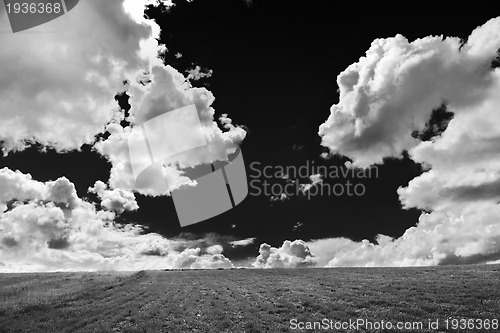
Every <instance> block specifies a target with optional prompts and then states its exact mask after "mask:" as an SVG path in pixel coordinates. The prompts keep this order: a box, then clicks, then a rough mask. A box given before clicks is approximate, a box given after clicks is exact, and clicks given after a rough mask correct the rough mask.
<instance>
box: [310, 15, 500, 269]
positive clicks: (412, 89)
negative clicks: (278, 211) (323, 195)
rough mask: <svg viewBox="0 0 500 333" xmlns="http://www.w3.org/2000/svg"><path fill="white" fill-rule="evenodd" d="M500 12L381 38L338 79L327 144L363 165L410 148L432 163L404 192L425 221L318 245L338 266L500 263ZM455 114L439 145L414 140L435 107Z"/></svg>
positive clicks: (323, 132) (324, 137)
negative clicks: (425, 33) (422, 34)
mask: <svg viewBox="0 0 500 333" xmlns="http://www.w3.org/2000/svg"><path fill="white" fill-rule="evenodd" d="M499 49H500V18H496V19H492V20H490V21H489V22H487V23H486V24H484V25H483V26H481V27H479V28H477V29H476V30H474V31H473V32H472V34H471V35H470V37H469V38H468V40H467V41H466V42H465V43H462V42H461V41H460V39H458V38H445V39H443V38H442V37H426V38H423V39H419V40H416V41H414V42H411V43H410V42H408V40H406V39H405V38H404V37H403V36H399V35H398V36H396V37H394V38H388V39H378V40H375V41H374V42H373V43H372V46H371V47H370V49H369V50H368V51H367V52H366V57H362V58H360V60H359V62H357V63H355V64H353V65H351V66H349V67H348V68H347V69H346V70H345V71H344V72H342V73H341V74H340V75H339V76H338V79H337V82H338V85H339V87H340V101H339V103H338V104H336V105H334V106H332V108H331V112H332V113H331V115H330V117H329V118H328V120H327V121H326V122H325V123H324V124H322V125H321V127H320V130H319V133H320V135H321V136H322V140H323V141H322V144H323V145H324V146H326V147H328V148H329V149H330V150H331V152H332V153H340V154H344V155H347V156H348V157H350V158H351V159H352V160H353V163H354V165H356V166H361V167H366V166H369V165H371V164H374V163H381V162H382V159H383V158H384V157H397V156H400V155H401V153H402V152H403V150H407V151H409V155H410V157H411V158H412V159H413V160H414V161H416V162H419V163H423V165H425V166H427V167H428V170H427V171H426V172H425V173H424V174H422V175H421V176H419V177H417V178H415V179H413V180H412V181H411V182H410V183H409V185H408V186H407V187H405V188H400V189H399V190H398V193H399V196H400V200H401V202H402V204H403V207H404V208H411V207H416V208H421V209H425V210H427V211H430V212H429V213H424V214H422V216H421V217H420V220H419V223H418V225H417V227H414V228H410V229H408V230H407V231H406V232H405V234H404V235H403V236H402V237H400V238H399V239H396V240H392V239H390V238H389V237H387V236H380V237H379V239H378V243H379V244H378V245H373V244H370V243H368V242H363V243H355V242H351V241H349V240H346V239H330V240H321V241H316V242H312V243H310V244H309V245H310V246H311V249H312V251H313V253H316V254H317V255H319V256H320V257H322V260H325V258H328V259H331V261H330V262H329V265H331V266H337V265H418V264H443V263H451V262H464V263H467V262H484V261H492V260H498V259H500V243H499V241H500V224H499V221H500V206H499V205H498V202H499V201H500V191H499V184H500V150H499V147H500V145H499V143H500V139H499V138H500V113H499V110H500V70H499V69H498V68H497V69H495V68H494V67H495V66H492V64H493V63H494V61H495V59H496V58H497V57H498V56H499V53H498V50H499ZM442 104H445V105H446V106H447V109H448V110H449V111H452V112H453V113H454V117H453V119H452V120H451V121H450V122H449V124H448V127H447V128H446V130H445V131H444V132H443V133H442V134H441V135H440V136H437V137H434V138H432V139H431V140H430V141H424V142H422V141H420V140H419V139H418V138H415V137H414V136H412V135H411V134H412V132H413V131H414V130H422V129H423V128H424V126H425V124H426V122H427V121H428V120H429V118H430V115H431V111H432V110H433V109H437V108H438V107H439V106H440V105H442Z"/></svg>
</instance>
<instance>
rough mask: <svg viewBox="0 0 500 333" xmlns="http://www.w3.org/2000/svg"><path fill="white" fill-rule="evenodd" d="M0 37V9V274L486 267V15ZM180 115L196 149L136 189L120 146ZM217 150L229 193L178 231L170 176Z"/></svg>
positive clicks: (124, 11)
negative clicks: (189, 118)
mask: <svg viewBox="0 0 500 333" xmlns="http://www.w3.org/2000/svg"><path fill="white" fill-rule="evenodd" d="M146 6H147V7H146ZM8 22H9V21H8V19H7V15H6V12H5V7H4V6H0V42H1V45H2V47H1V49H0V59H2V62H1V63H0V100H1V101H2V103H0V115H1V116H2V122H0V145H1V148H2V152H3V156H2V157H0V271H2V272H29V271H82V270H91V271H94V270H139V269H167V268H170V269H172V268H231V267H253V268H283V267H284V268H298V267H336V266H420V265H446V264H475V263H494V262H499V260H500V225H499V223H498V221H499V220H500V219H499V217H500V206H499V202H500V163H499V161H500V159H499V156H500V151H499V148H498V147H500V145H499V138H500V116H499V113H498V110H499V107H500V94H499V93H500V72H499V69H498V67H499V66H500V58H499V50H500V18H495V17H494V15H493V14H492V13H491V11H489V10H488V9H478V10H477V11H474V10H471V9H470V8H453V9H452V8H448V9H446V11H442V10H438V9H433V8H432V7H424V6H422V7H421V8H420V7H419V8H412V9H411V10H410V9H405V10H404V9H403V8H398V9H397V10H396V11H395V10H394V8H389V6H388V5H387V6H386V7H384V5H379V4H377V5H376V6H361V5H359V4H352V5H349V4H343V5H342V6H339V5H332V4H329V3H324V2H320V1H317V2H310V3H307V4H305V3H303V2H293V1H264V0H261V1H259V0H254V1H244V0H241V1H240V0H214V1H211V0H193V1H189V2H188V1H173V2H170V1H160V2H154V1H146V0H140V1H139V0H137V1H135V0H126V1H123V0H110V1H106V2H103V1H98V0H86V1H80V2H79V4H78V5H77V6H76V7H75V8H73V9H72V10H71V11H70V12H68V13H67V14H65V15H63V16H61V17H59V18H57V19H55V20H53V21H51V22H48V23H46V24H44V25H41V26H39V27H36V28H33V29H31V30H28V31H25V32H19V33H15V34H13V33H12V32H11V31H10V30H9V29H10V27H9V25H8ZM188 105H195V107H196V111H197V116H198V117H197V118H198V119H199V124H200V126H201V130H202V131H203V133H204V135H205V138H206V140H207V146H208V147H209V149H208V150H206V151H203V152H202V153H200V152H198V153H195V154H184V155H182V154H181V155H176V156H175V158H174V159H173V160H170V161H169V164H166V163H164V165H163V166H162V167H158V168H157V169H155V170H153V171H151V173H148V174H146V175H145V176H144V177H143V178H142V180H141V182H139V181H138V179H135V177H134V172H133V167H132V165H131V162H130V158H129V157H130V155H129V146H128V143H129V139H130V138H131V137H132V136H133V135H134V133H135V131H137V130H138V129H141V128H142V126H141V125H142V124H146V123H147V122H148V121H150V120H152V119H155V118H156V117H158V116H161V115H162V114H168V113H169V112H171V111H173V110H175V109H178V108H180V107H184V106H188ZM144 126H146V125H144ZM169 138H172V139H171V140H176V139H175V138H180V141H179V142H183V143H186V144H188V143H192V142H194V141H195V136H194V135H192V136H189V135H186V133H185V132H184V131H183V130H182V128H180V127H173V128H170V129H169ZM236 147H240V148H241V153H242V156H243V159H244V164H245V168H246V175H247V184H248V190H249V193H248V196H247V197H246V198H245V199H244V200H243V201H242V202H241V203H240V204H238V205H237V206H236V207H234V208H233V209H230V210H228V211H227V212H225V213H222V214H220V215H217V216H215V217H213V218H210V219H207V220H205V221H202V222H199V223H196V224H192V225H189V226H184V227H181V225H180V223H179V218H178V215H177V213H176V206H175V204H174V200H173V198H172V193H176V192H175V191H179V190H182V189H183V188H184V189H185V188H192V189H196V186H197V182H196V179H194V178H190V177H189V174H188V173H186V170H188V169H190V168H191V169H193V168H197V167H200V166H202V165H204V164H207V163H208V164H210V163H212V164H214V163H216V162H217V161H219V162H223V161H227V159H228V158H229V156H232V154H234V153H235V151H237V150H236V149H237V148H236ZM158 179H161V181H158ZM193 209H196V207H194V208H193Z"/></svg>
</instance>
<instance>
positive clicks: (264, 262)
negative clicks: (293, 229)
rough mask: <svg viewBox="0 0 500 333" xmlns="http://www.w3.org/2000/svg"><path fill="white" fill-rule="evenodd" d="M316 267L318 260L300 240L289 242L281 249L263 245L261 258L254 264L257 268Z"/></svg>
mask: <svg viewBox="0 0 500 333" xmlns="http://www.w3.org/2000/svg"><path fill="white" fill-rule="evenodd" d="M314 265H316V258H315V257H314V255H313V254H312V253H311V251H310V250H309V247H308V246H307V244H306V243H305V242H304V241H302V240H300V239H297V240H294V241H293V242H291V241H289V240H287V241H284V242H283V245H282V246H281V247H279V248H276V247H272V246H271V245H269V244H266V243H263V244H261V245H260V248H259V256H258V257H257V258H256V259H255V262H254V263H253V264H252V266H253V267H255V268H297V267H310V266H314Z"/></svg>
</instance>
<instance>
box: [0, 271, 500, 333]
mask: <svg viewBox="0 0 500 333" xmlns="http://www.w3.org/2000/svg"><path fill="white" fill-rule="evenodd" d="M448 317H452V318H456V319H460V318H467V319H470V318H475V319H490V320H491V319H500V266H498V265H495V266H492V265H490V266H447V267H423V268H334V269H294V270H292V269H277V270H251V269H241V270H204V271H202V270H192V271H141V272H134V273H46V274H2V275H0V332H167V333H175V332H217V333H218V332H298V331H300V330H299V329H296V330H292V329H291V328H290V320H292V319H294V318H295V319H296V320H297V321H302V322H313V321H321V320H322V319H324V318H327V319H330V320H333V321H348V320H349V319H351V320H358V319H364V320H366V321H371V322H372V325H373V323H374V322H380V321H381V320H384V321H390V322H391V323H396V322H407V323H410V322H422V323H423V325H424V326H423V329H414V330H408V331H415V332H416V331H418V332H439V331H441V332H443V331H448V332H456V331H460V332H467V331H470V332H484V331H489V332H492V331H500V330H498V329H497V330H491V329H490V330H485V329H477V326H475V328H476V329H470V330H467V329H465V330H453V329H451V328H450V327H449V328H448V330H446V328H445V327H444V320H445V319H446V318H448ZM429 319H432V320H436V319H439V320H440V322H439V326H440V327H439V330H433V329H428V328H427V327H426V326H427V325H428V320H429ZM477 322H478V323H481V321H477ZM310 331H314V330H310ZM315 331H318V332H319V331H323V332H325V331H329V332H334V331H337V330H319V329H318V330H315ZM340 331H347V332H349V331H353V332H354V331H356V332H357V331H379V332H380V331H388V332H396V331H398V330H396V329H393V330H375V329H374V328H373V329H371V330H370V329H366V330H363V329H360V330H349V329H346V330H340Z"/></svg>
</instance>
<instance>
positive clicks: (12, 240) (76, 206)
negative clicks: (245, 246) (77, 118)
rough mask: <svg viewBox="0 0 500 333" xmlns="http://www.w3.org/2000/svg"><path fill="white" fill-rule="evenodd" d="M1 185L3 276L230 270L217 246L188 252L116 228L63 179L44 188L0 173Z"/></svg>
mask: <svg viewBox="0 0 500 333" xmlns="http://www.w3.org/2000/svg"><path fill="white" fill-rule="evenodd" d="M0 182H1V184H2V186H3V187H2V188H3V189H5V190H6V191H5V192H4V193H3V195H2V197H1V198H0V204H2V205H4V206H5V207H6V208H7V210H6V211H4V212H3V213H1V214H0V271H1V272H25V271H88V270H90V271H94V270H140V269H164V268H219V267H223V268H229V267H232V263H231V261H230V260H229V259H228V258H226V257H225V256H224V255H223V254H222V246H220V245H217V244H212V245H211V246H206V247H201V246H198V247H196V248H191V247H190V246H191V243H193V241H192V240H184V239H166V238H164V237H162V236H160V235H158V234H155V233H145V230H144V229H143V228H142V227H141V226H137V225H130V224H129V225H119V224H116V223H114V222H113V220H114V218H115V213H114V212H112V211H100V210H98V209H96V207H95V205H94V204H92V203H89V202H86V201H84V200H82V199H80V198H78V196H77V195H76V191H75V187H74V185H73V184H72V183H71V182H70V181H69V180H68V179H66V178H64V177H63V178H59V179H57V180H56V181H52V182H46V183H42V182H38V181H35V180H33V179H32V178H31V176H30V175H25V174H22V173H20V172H13V171H11V170H9V169H6V168H4V169H2V170H0ZM94 188H96V190H97V191H98V192H99V193H102V195H103V197H108V196H109V199H110V200H115V199H117V198H118V197H119V194H117V193H116V192H114V191H110V190H106V189H105V186H103V185H102V184H100V183H98V184H97V185H96V186H95V187H94ZM5 193H8V194H5ZM129 199H131V198H129ZM117 200H118V201H120V203H121V204H123V201H121V199H120V198H118V199H117ZM131 202H132V201H130V200H129V201H128V203H129V204H131ZM132 206H134V204H133V203H132ZM110 207H114V208H115V210H118V211H120V210H121V208H116V206H114V204H110ZM197 244H202V242H200V241H198V242H197ZM180 249H182V250H180Z"/></svg>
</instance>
